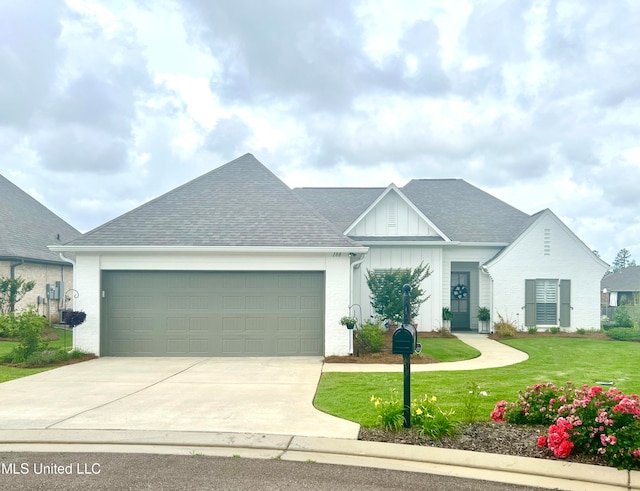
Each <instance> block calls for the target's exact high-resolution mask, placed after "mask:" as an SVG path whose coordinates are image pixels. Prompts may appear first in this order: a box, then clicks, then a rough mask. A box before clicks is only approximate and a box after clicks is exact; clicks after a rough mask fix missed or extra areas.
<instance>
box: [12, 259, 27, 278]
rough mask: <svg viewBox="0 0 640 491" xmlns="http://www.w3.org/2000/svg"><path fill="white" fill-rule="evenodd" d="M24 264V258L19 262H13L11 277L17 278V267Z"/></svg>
mask: <svg viewBox="0 0 640 491" xmlns="http://www.w3.org/2000/svg"><path fill="white" fill-rule="evenodd" d="M23 264H24V259H21V260H20V262H19V263H13V264H11V279H12V280H15V279H16V268H17V267H18V266H22V265H23Z"/></svg>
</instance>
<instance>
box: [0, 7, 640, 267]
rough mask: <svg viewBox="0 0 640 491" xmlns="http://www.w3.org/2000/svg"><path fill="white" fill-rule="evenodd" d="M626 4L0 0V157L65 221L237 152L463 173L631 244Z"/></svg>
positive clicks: (357, 177) (630, 71)
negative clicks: (0, 1) (35, 1)
mask: <svg viewBox="0 0 640 491" xmlns="http://www.w3.org/2000/svg"><path fill="white" fill-rule="evenodd" d="M638 25H640V5H636V4H635V3H633V2H592V3H589V2H582V1H579V0H526V1H522V2H498V1H493V0H489V1H486V2H475V1H470V0H455V1H454V0H432V1H429V2H424V1H419V0H412V1H407V2H400V3H398V2H396V1H393V0H379V1H375V2H373V1H368V0H362V1H359V2H344V1H341V0H329V1H326V0H313V1H309V2H293V3H288V4H287V5H286V6H285V5H283V4H282V3H280V2H273V1H270V0H268V1H264V2H255V1H252V0H238V1H235V2H209V1H205V0H159V1H154V2H150V1H148V0H139V1H137V2H129V1H123V0H68V1H66V2H63V1H62V0H59V1H55V0H52V1H49V2H44V3H38V4H37V6H36V4H35V3H34V2H23V1H18V0H5V1H4V2H2V3H1V4H0V72H2V75H3V76H2V78H0V107H2V111H0V171H1V172H2V173H3V175H5V176H7V177H8V178H9V179H11V180H12V181H13V182H15V183H16V184H17V185H19V186H21V187H22V188H23V189H27V190H31V191H32V192H33V193H34V195H36V196H38V197H39V198H40V199H41V200H42V201H43V202H44V203H45V204H46V205H48V206H49V207H51V208H53V209H54V210H55V211H56V212H57V213H59V214H60V215H61V216H63V217H64V218H65V219H67V220H68V221H69V222H70V223H71V224H72V225H74V226H76V227H78V228H80V229H82V230H87V229H89V228H93V227H95V226H97V225H99V224H100V223H102V222H104V221H106V220H107V219H110V218H113V217H114V216H116V215H117V214H120V213H122V212H124V211H127V210H128V209H130V208H131V207H133V206H135V205H137V204H139V203H142V202H143V201H145V200H146V199H149V198H151V197H154V196H157V195H158V194H160V193H162V192H164V191H167V190H169V189H171V188H173V187H175V186H177V185H179V184H182V183H184V182H186V181H187V180H189V179H191V178H193V177H196V176H197V175H199V174H202V173H204V172H206V171H209V170H211V169H212V168H214V167H216V166H218V165H220V164H222V163H224V162H226V161H227V160H231V159H232V158H235V157H237V156H238V155H240V154H243V153H245V152H252V153H254V154H255V155H256V157H258V158H259V159H260V160H262V161H263V162H264V163H265V164H267V165H268V166H270V168H271V169H272V170H273V171H274V172H275V173H276V174H277V175H279V176H280V177H282V178H283V179H284V180H285V181H286V182H287V183H288V184H289V185H291V186H300V185H306V186H309V185H368V186H386V185H388V184H389V183H390V182H395V183H396V184H398V185H402V184H404V183H405V182H406V181H408V180H409V179H411V178H441V177H455V178H464V179H466V180H468V181H469V182H471V183H472V184H475V185H477V186H479V187H482V188H483V189H486V190H489V191H491V192H493V193H495V194H496V195H497V196H498V197H500V198H502V199H504V200H505V201H507V202H508V203H510V204H512V205H514V206H516V207H518V208H520V209H522V210H523V211H526V212H528V213H534V212H537V211H539V210H540V209H541V208H546V207H549V208H551V209H552V210H553V211H554V212H555V213H556V214H557V215H558V216H560V217H561V218H562V219H563V220H564V221H565V222H566V223H567V224H568V225H570V227H571V228H572V229H573V230H574V231H575V232H576V233H577V234H578V235H579V236H580V237H581V238H582V239H583V240H584V241H585V242H586V243H587V244H588V245H589V246H590V247H593V248H595V249H598V250H599V251H600V253H601V255H602V257H603V258H604V259H606V260H609V261H611V260H612V259H613V257H614V256H615V253H616V252H617V251H618V250H619V249H621V248H622V247H627V248H628V249H629V250H630V251H631V252H632V255H634V256H635V257H636V259H640V230H639V229H640V222H639V221H638V218H637V217H638V216H640V203H639V202H638V199H637V191H636V189H635V188H636V187H637V186H636V183H637V182H640V155H639V154H640V151H639V150H638V147H637V145H638V143H637V142H638V141H639V137H640V134H639V133H640V98H639V95H638V94H640V75H639V74H640V69H639V68H640V66H639V62H637V61H636V60H639V59H640V43H639V42H638V35H637V26H638ZM61 190H64V194H61ZM61 197H62V198H61Z"/></svg>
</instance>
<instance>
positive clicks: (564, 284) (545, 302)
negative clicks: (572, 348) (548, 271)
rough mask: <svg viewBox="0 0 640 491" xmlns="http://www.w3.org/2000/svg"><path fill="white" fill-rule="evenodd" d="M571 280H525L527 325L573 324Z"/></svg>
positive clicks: (567, 325) (562, 325) (568, 325)
mask: <svg viewBox="0 0 640 491" xmlns="http://www.w3.org/2000/svg"><path fill="white" fill-rule="evenodd" d="M572 310H573V307H571V280H558V279H547V278H545V279H535V280H525V312H524V317H525V326H528V327H531V326H558V325H559V326H560V327H570V326H571V311H572Z"/></svg>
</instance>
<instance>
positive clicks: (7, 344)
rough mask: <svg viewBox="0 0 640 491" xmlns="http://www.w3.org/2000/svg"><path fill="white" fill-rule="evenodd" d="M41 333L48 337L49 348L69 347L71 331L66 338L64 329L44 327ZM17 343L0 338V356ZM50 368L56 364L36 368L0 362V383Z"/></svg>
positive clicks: (8, 351)
mask: <svg viewBox="0 0 640 491" xmlns="http://www.w3.org/2000/svg"><path fill="white" fill-rule="evenodd" d="M43 334H44V336H45V337H46V338H47V339H50V341H49V347H50V348H51V349H59V348H64V347H65V346H66V348H67V349H71V344H72V341H73V339H72V337H73V333H71V332H66V340H65V330H64V329H45V330H44V332H43ZM65 341H66V342H65ZM17 345H18V342H17V341H6V340H0V358H2V357H3V356H5V355H7V354H9V353H10V352H11V350H12V349H13V348H14V347H15V346H17ZM52 368H56V366H55V365H52V366H48V367H38V368H20V367H14V366H7V365H1V364H0V383H2V382H7V381H9V380H13V379H16V378H20V377H27V376H28V375H33V374H35V373H40V372H44V371H46V370H51V369H52Z"/></svg>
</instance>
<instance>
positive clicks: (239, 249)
mask: <svg viewBox="0 0 640 491" xmlns="http://www.w3.org/2000/svg"><path fill="white" fill-rule="evenodd" d="M49 250H51V251H53V252H114V253H117V252H120V253H127V252H133V253H144V254H148V253H153V252H155V253H164V252H200V253H212V252H226V253H227V252H228V253H237V254H242V253H246V252H254V253H255V252H262V253H273V254H288V253H292V252H295V253H303V252H307V253H309V252H311V253H323V254H328V253H336V252H338V253H340V252H344V253H357V254H364V253H366V252H367V251H369V248H368V247H364V246H349V247H347V246H339V247H286V246H266V247H265V246H49ZM65 260H68V259H65Z"/></svg>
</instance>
